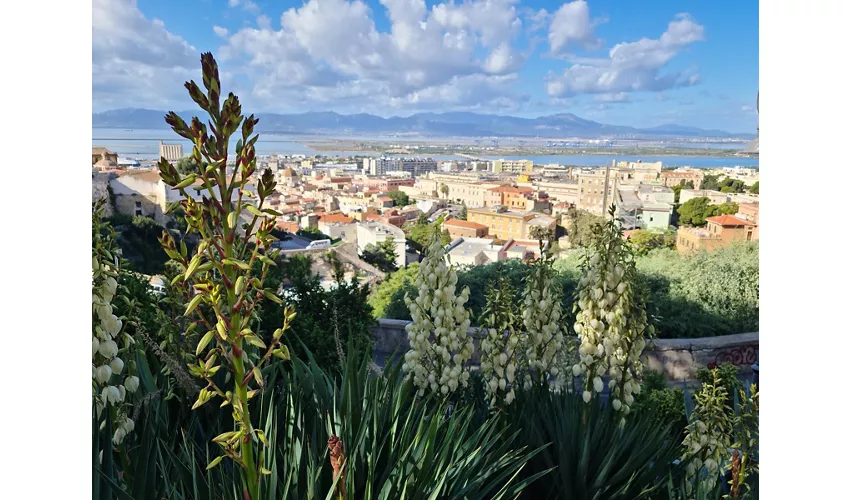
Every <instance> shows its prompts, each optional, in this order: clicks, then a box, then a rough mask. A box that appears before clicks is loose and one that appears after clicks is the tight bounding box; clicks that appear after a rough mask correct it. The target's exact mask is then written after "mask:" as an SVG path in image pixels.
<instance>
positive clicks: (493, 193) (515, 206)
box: [467, 186, 534, 211]
mask: <svg viewBox="0 0 850 500" xmlns="http://www.w3.org/2000/svg"><path fill="white" fill-rule="evenodd" d="M533 192H534V191H533V190H532V189H531V188H528V187H514V186H497V187H494V188H490V189H488V190H487V192H486V194H485V202H486V206H488V207H495V206H499V205H504V206H506V207H508V209H509V210H521V211H525V210H528V201H529V199H531V198H532V194H533ZM467 206H469V205H467Z"/></svg>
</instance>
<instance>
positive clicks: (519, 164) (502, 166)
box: [490, 159, 534, 174]
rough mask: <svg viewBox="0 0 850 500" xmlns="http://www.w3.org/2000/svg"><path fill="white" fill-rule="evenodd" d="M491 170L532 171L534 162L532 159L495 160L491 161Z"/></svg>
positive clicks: (496, 171)
mask: <svg viewBox="0 0 850 500" xmlns="http://www.w3.org/2000/svg"><path fill="white" fill-rule="evenodd" d="M490 164H491V167H492V168H491V171H492V172H493V173H497V174H498V173H502V172H511V173H515V174H518V173H521V172H531V171H532V170H533V168H534V162H533V161H531V160H505V159H501V160H493V161H492V162H490Z"/></svg>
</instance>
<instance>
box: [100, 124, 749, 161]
mask: <svg viewBox="0 0 850 500" xmlns="http://www.w3.org/2000/svg"><path fill="white" fill-rule="evenodd" d="M330 138H341V137H336V136H307V135H283V134H273V133H263V134H260V138H259V139H258V140H257V144H256V150H257V154H258V155H261V156H262V155H306V156H311V155H315V154H322V155H323V156H328V157H336V156H339V157H343V156H352V155H355V154H356V155H360V156H378V155H379V154H378V153H363V152H356V151H317V150H315V149H313V148H311V147H310V146H309V143H311V142H312V143H315V142H322V141H324V140H327V139H330ZM347 139H349V140H350V139H352V138H351V137H347ZM362 139H363V140H364V141H366V140H369V139H368V138H362ZM375 139H376V140H377V139H378V138H377V137H376V138H375ZM380 140H382V141H386V140H387V138H381V139H380ZM408 140H409V139H408ZM416 140H418V141H422V139H421V138H419V139H416ZM159 141H162V142H164V143H167V144H182V145H183V152H184V154H189V153H190V152H191V150H192V143H191V142H189V141H188V140H186V139H183V138H182V137H180V136H178V135H177V134H175V133H174V132H173V131H171V130H168V129H163V130H144V129H132V130H130V129H114V128H93V129H92V146H101V147H106V148H108V149H109V150H111V151H114V152H116V153H118V156H119V157H120V158H127V159H130V158H132V159H136V160H140V161H143V162H144V161H150V160H155V159H157V158H158V157H159ZM727 147H729V146H727ZM731 147H734V146H731ZM235 148H236V141H233V142H232V143H231V153H235ZM611 149H612V151H611V152H610V154H608V153H607V152H606V153H605V154H585V155H535V156H499V157H493V156H481V157H480V158H481V159H484V160H498V159H504V160H532V161H533V162H534V163H535V164H540V165H546V164H553V163H554V164H561V165H578V166H588V167H590V166H603V165H610V164H611V162H612V160H617V161H634V162H636V161H642V162H644V163H652V162H656V161H660V162H661V163H662V165H664V166H671V167H695V168H717V167H758V166H759V161H758V158H748V157H712V156H700V155H698V154H695V155H688V156H667V155H661V156H634V155H618V154H616V151H615V148H611ZM695 149H696V148H695ZM699 149H703V150H704V149H705V147H704V146H703V147H702V148H699ZM392 156H394V157H398V156H417V155H392ZM428 156H429V157H430V158H433V159H435V160H438V161H450V160H465V159H466V158H463V157H460V156H456V155H428Z"/></svg>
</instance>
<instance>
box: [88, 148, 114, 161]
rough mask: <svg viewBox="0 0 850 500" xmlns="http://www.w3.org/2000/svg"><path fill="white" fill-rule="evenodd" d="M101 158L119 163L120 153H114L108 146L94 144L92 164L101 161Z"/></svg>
mask: <svg viewBox="0 0 850 500" xmlns="http://www.w3.org/2000/svg"><path fill="white" fill-rule="evenodd" d="M100 160H108V161H111V162H114V163H116V164H117V163H118V153H113V152H112V151H110V150H108V149H106V148H102V147H98V146H92V148H91V164H92V166H94V165H95V163H97V162H99V161H100Z"/></svg>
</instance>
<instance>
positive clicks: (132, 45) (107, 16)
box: [92, 0, 200, 109]
mask: <svg viewBox="0 0 850 500" xmlns="http://www.w3.org/2000/svg"><path fill="white" fill-rule="evenodd" d="M197 68H200V54H199V52H198V50H197V49H195V47H193V46H192V45H190V44H189V43H188V42H187V41H186V40H184V39H183V38H182V37H180V36H177V35H175V34H173V33H171V32H170V31H168V29H166V27H165V24H164V23H163V22H162V21H160V20H157V19H153V20H151V19H147V18H146V17H145V16H144V15H143V14H142V13H141V12H140V11H139V9H138V8H137V6H136V1H135V0H94V1H93V2H92V101H93V108H95V109H110V108H114V107H129V106H133V107H160V108H162V107H168V106H172V105H176V104H179V103H186V102H187V101H188V97H186V91H185V89H183V87H182V85H180V84H177V83H176V82H179V83H182V82H184V81H186V80H188V79H191V78H192V76H193V73H194V72H196V71H197Z"/></svg>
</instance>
